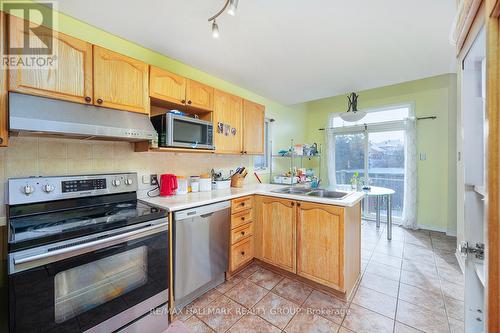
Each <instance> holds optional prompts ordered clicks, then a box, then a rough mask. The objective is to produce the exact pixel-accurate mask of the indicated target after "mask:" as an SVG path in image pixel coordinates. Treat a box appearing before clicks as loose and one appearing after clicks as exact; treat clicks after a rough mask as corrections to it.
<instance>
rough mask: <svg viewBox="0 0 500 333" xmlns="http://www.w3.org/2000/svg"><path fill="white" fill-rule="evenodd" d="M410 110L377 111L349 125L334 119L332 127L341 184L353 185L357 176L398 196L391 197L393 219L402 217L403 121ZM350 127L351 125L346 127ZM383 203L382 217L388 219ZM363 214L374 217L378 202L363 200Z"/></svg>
mask: <svg viewBox="0 0 500 333" xmlns="http://www.w3.org/2000/svg"><path fill="white" fill-rule="evenodd" d="M409 112H410V108H409V107H407V108H402V107H399V108H389V109H385V110H384V109H381V110H376V111H373V112H371V113H368V115H367V116H366V117H365V118H364V119H363V120H362V121H364V123H363V124H357V123H356V124H354V125H352V124H346V123H340V122H339V121H338V120H334V121H333V123H332V124H331V126H332V127H333V128H334V136H335V175H336V181H337V184H338V185H350V183H351V178H352V177H353V176H354V175H355V174H356V173H357V174H358V175H359V177H361V178H362V179H363V180H364V181H365V182H368V183H369V184H370V185H371V186H379V187H386V188H390V189H392V190H394V191H395V192H396V193H395V194H394V195H393V197H392V216H393V219H394V220H396V221H397V220H400V219H401V218H402V215H403V203H404V187H405V131H404V119H405V118H407V117H408V116H409ZM346 125H348V126H346ZM386 207H387V206H386V205H385V203H384V202H382V203H381V215H382V218H385V217H386V216H387V211H386ZM363 215H364V217H365V218H375V215H376V199H375V198H366V199H365V200H364V207H363Z"/></svg>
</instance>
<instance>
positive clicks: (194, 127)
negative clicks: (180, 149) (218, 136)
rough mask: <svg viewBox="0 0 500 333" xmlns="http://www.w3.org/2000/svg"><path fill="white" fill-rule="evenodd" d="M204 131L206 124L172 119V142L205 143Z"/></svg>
mask: <svg viewBox="0 0 500 333" xmlns="http://www.w3.org/2000/svg"><path fill="white" fill-rule="evenodd" d="M205 132H206V125H203V124H196V123H192V122H189V121H182V120H177V119H174V142H183V143H201V144H205V143H206V142H205V141H206V136H207V135H206V133H205Z"/></svg>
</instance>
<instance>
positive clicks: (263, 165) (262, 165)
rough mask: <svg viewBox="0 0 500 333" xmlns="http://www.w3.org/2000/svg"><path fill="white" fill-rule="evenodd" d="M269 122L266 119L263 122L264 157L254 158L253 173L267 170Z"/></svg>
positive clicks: (269, 138)
mask: <svg viewBox="0 0 500 333" xmlns="http://www.w3.org/2000/svg"><path fill="white" fill-rule="evenodd" d="M270 131H271V120H270V119H269V118H266V120H265V122H264V155H258V156H254V158H253V168H254V170H255V171H262V170H267V169H268V168H269V158H270V156H269V155H270V151H269V141H270V140H271V134H270Z"/></svg>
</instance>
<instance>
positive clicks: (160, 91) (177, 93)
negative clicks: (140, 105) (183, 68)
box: [149, 66, 186, 104]
mask: <svg viewBox="0 0 500 333" xmlns="http://www.w3.org/2000/svg"><path fill="white" fill-rule="evenodd" d="M149 96H150V97H152V98H157V99H160V100H163V101H168V102H172V103H176V104H185V103H186V78H184V77H182V76H179V75H177V74H174V73H170V72H167V71H165V70H163V69H160V68H158V67H154V66H151V67H150V68H149Z"/></svg>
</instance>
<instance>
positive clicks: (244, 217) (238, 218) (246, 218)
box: [231, 209, 253, 230]
mask: <svg viewBox="0 0 500 333" xmlns="http://www.w3.org/2000/svg"><path fill="white" fill-rule="evenodd" d="M250 221H253V210H252V209H248V210H245V211H242V212H239V213H236V214H233V215H231V230H232V229H234V228H236V227H239V226H241V225H243V224H246V223H248V222H250Z"/></svg>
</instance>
